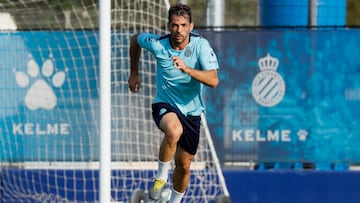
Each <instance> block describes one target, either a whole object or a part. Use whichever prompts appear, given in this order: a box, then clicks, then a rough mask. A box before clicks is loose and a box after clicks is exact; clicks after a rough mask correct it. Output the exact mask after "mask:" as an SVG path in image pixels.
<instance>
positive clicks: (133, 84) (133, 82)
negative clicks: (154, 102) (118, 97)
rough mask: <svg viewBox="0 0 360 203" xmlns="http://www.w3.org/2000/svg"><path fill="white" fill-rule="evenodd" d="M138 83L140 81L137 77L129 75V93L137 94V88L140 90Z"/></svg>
mask: <svg viewBox="0 0 360 203" xmlns="http://www.w3.org/2000/svg"><path fill="white" fill-rule="evenodd" d="M140 83H141V81H140V77H139V75H134V74H130V77H129V80H128V84H129V89H130V91H132V92H138V91H139V88H140Z"/></svg>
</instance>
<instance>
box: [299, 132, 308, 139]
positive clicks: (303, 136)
mask: <svg viewBox="0 0 360 203" xmlns="http://www.w3.org/2000/svg"><path fill="white" fill-rule="evenodd" d="M297 135H298V137H299V140H300V141H306V138H307V136H308V132H306V130H299V131H298V132H297Z"/></svg>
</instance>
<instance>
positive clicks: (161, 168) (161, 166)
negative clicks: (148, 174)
mask: <svg viewBox="0 0 360 203" xmlns="http://www.w3.org/2000/svg"><path fill="white" fill-rule="evenodd" d="M170 167H171V165H170V161H168V162H162V161H160V160H159V161H158V171H157V175H156V177H157V178H160V179H161V180H165V182H167V179H168V175H169V169H170Z"/></svg>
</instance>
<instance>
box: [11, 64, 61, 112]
mask: <svg viewBox="0 0 360 203" xmlns="http://www.w3.org/2000/svg"><path fill="white" fill-rule="evenodd" d="M15 79H16V83H17V84H18V85H19V86H20V87H22V88H28V90H27V93H26V95H25V105H26V107H27V108H29V109H30V110H36V109H46V110H51V109H53V108H54V107H55V106H56V104H57V97H56V94H55V92H54V89H53V87H61V86H62V85H63V84H64V81H65V72H63V71H59V72H56V73H55V69H54V64H53V61H52V60H51V59H47V60H46V61H45V62H44V64H43V65H42V67H41V69H40V68H39V65H38V64H37V63H36V62H35V60H34V59H30V60H29V61H28V63H27V72H16V71H15ZM31 81H34V82H33V83H32V84H30V83H31Z"/></svg>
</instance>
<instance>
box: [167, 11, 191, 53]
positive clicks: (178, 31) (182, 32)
mask: <svg viewBox="0 0 360 203" xmlns="http://www.w3.org/2000/svg"><path fill="white" fill-rule="evenodd" d="M193 28H194V24H193V23H190V21H189V16H185V17H184V16H178V15H172V17H171V22H169V24H168V29H169V31H170V40H171V43H172V45H173V46H174V48H184V47H185V46H186V45H187V44H188V43H189V36H190V32H191V31H192V29H193Z"/></svg>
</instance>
